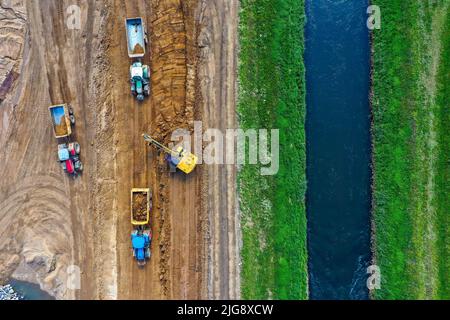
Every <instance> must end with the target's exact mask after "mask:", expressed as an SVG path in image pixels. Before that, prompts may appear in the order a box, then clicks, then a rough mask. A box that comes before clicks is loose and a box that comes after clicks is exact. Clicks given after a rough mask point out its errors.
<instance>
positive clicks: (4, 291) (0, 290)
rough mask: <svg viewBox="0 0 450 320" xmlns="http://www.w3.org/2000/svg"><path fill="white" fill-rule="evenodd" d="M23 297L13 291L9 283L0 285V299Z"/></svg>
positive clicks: (19, 298) (20, 298)
mask: <svg viewBox="0 0 450 320" xmlns="http://www.w3.org/2000/svg"><path fill="white" fill-rule="evenodd" d="M22 299H23V297H22V296H21V295H20V294H18V293H17V292H15V291H14V289H13V287H12V286H11V285H10V284H7V285H5V286H0V300H22Z"/></svg>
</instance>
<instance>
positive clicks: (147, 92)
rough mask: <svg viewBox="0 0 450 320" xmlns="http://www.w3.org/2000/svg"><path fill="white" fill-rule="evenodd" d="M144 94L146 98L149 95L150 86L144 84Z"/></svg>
mask: <svg viewBox="0 0 450 320" xmlns="http://www.w3.org/2000/svg"><path fill="white" fill-rule="evenodd" d="M144 94H145V95H146V96H147V97H148V96H149V95H150V85H148V84H146V85H145V86H144Z"/></svg>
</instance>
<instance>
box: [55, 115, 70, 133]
mask: <svg viewBox="0 0 450 320" xmlns="http://www.w3.org/2000/svg"><path fill="white" fill-rule="evenodd" d="M55 133H56V135H57V136H58V137H60V136H65V135H67V133H68V132H67V125H66V122H65V121H64V119H63V120H62V121H61V123H60V124H59V125H57V126H56V125H55Z"/></svg>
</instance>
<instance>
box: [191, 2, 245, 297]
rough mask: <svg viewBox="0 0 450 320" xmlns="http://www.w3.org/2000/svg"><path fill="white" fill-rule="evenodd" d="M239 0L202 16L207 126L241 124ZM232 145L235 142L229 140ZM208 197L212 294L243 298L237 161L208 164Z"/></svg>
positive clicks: (205, 8) (209, 6) (205, 9)
mask: <svg viewBox="0 0 450 320" xmlns="http://www.w3.org/2000/svg"><path fill="white" fill-rule="evenodd" d="M238 3H239V1H238V0H232V1H223V0H214V1H208V0H204V1H202V4H201V6H202V7H201V8H202V9H201V14H200V16H199V20H200V25H201V26H202V27H201V30H200V34H199V40H198V43H199V47H200V57H201V58H200V61H199V67H198V79H199V82H200V90H201V97H202V98H203V100H202V102H203V103H202V105H203V108H202V112H203V113H202V121H203V129H205V130H206V129H208V128H216V129H220V130H221V132H222V133H225V130H226V129H234V128H237V119H236V112H235V110H236V107H235V106H236V90H237V88H236V76H237V74H236V72H237V71H236V70H237V42H238V41H237V25H238V22H237V19H238ZM225 147H226V148H234V149H235V146H232V145H231V144H227V142H225ZM204 176H205V178H204V186H203V188H204V190H205V192H204V197H203V203H204V207H205V208H206V211H207V214H208V225H209V228H208V234H209V237H208V259H207V268H208V280H207V281H208V282H207V286H208V298H209V299H239V298H240V260H239V248H240V233H239V229H240V225H239V220H240V219H239V210H238V203H237V201H238V199H237V196H236V194H237V191H236V190H237V187H236V166H235V165H234V164H226V165H208V166H205V167H204Z"/></svg>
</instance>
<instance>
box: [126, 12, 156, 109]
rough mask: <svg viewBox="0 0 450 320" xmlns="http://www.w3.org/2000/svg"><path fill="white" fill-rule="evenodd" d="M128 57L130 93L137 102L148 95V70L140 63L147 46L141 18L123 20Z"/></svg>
mask: <svg viewBox="0 0 450 320" xmlns="http://www.w3.org/2000/svg"><path fill="white" fill-rule="evenodd" d="M125 29H126V33H127V48H128V57H130V58H131V59H133V63H132V64H131V66H130V83H131V92H132V94H133V95H134V96H136V98H137V99H138V100H139V101H143V100H144V97H146V96H149V95H150V68H149V67H148V66H147V65H145V64H143V63H142V59H143V58H144V56H145V47H146V45H147V33H146V29H145V24H144V20H143V19H142V18H128V19H125Z"/></svg>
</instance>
